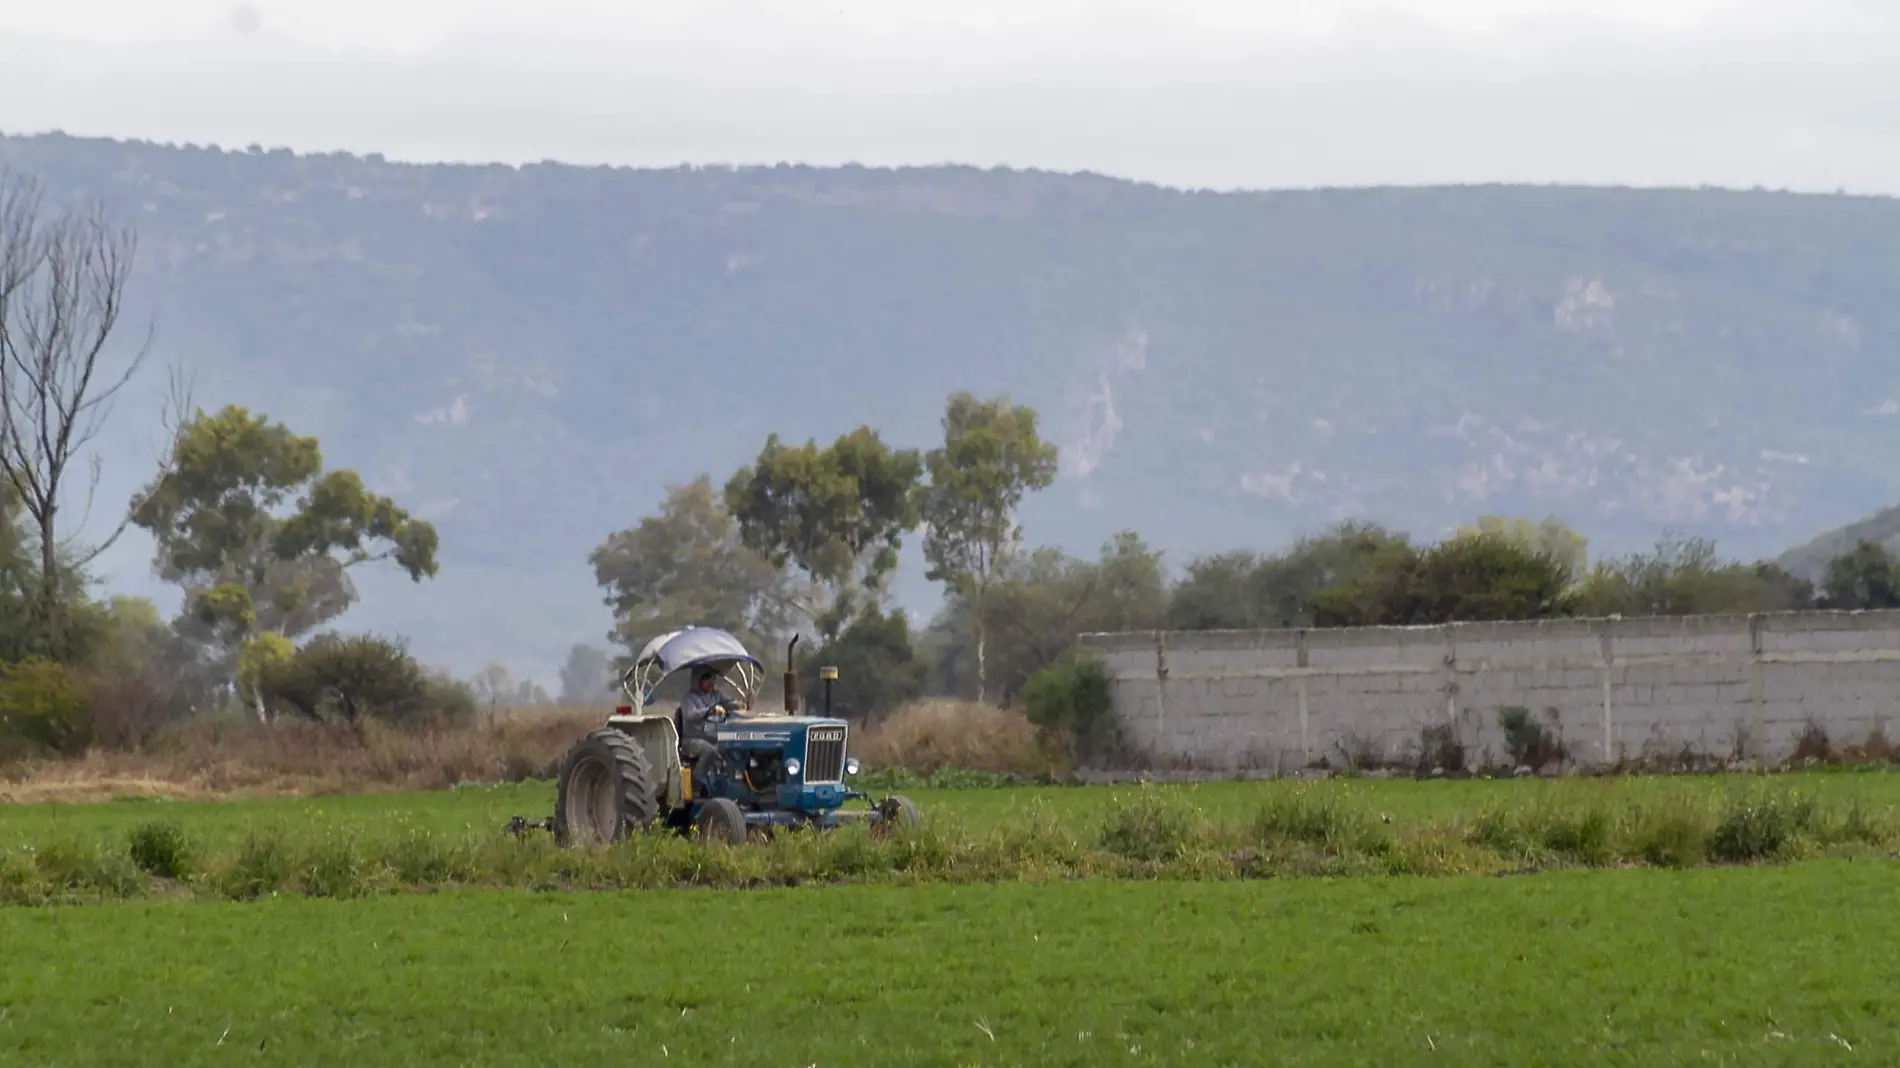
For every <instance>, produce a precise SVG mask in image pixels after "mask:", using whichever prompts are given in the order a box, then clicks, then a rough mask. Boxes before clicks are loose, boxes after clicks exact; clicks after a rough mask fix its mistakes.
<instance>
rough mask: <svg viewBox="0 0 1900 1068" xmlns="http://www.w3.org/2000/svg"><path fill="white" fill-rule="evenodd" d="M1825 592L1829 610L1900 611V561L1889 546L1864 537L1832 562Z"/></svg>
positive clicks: (1829, 563) (1823, 590) (1822, 583)
mask: <svg viewBox="0 0 1900 1068" xmlns="http://www.w3.org/2000/svg"><path fill="white" fill-rule="evenodd" d="M1821 592H1822V597H1823V603H1825V604H1826V605H1827V607H1829V608H1837V609H1846V610H1853V609H1860V610H1867V609H1879V608H1900V561H1895V559H1894V556H1893V554H1892V553H1890V552H1888V551H1887V548H1886V546H1884V545H1882V544H1880V543H1879V542H1877V541H1873V540H1870V539H1866V538H1863V539H1861V540H1860V541H1859V542H1858V543H1856V544H1855V546H1854V547H1853V548H1852V549H1849V550H1848V551H1847V552H1844V553H1842V554H1841V555H1839V556H1836V557H1835V558H1834V559H1832V560H1830V561H1828V565H1827V575H1826V577H1825V578H1824V579H1822V582H1821Z"/></svg>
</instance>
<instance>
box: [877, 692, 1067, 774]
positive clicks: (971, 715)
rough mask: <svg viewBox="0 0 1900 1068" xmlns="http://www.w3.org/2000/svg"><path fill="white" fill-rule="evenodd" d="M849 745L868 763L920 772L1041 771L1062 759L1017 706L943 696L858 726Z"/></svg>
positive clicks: (906, 707)
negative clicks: (861, 727) (1010, 706)
mask: <svg viewBox="0 0 1900 1068" xmlns="http://www.w3.org/2000/svg"><path fill="white" fill-rule="evenodd" d="M851 751H852V752H853V753H855V754H856V755H857V756H858V758H859V759H861V760H863V761H864V762H865V764H866V765H867V766H869V767H871V768H890V767H901V768H905V769H907V770H909V771H914V772H917V773H919V774H922V775H928V774H930V773H931V772H934V771H939V770H941V769H943V768H960V769H965V770H969V771H993V772H1003V773H1007V774H1014V775H1028V776H1039V775H1046V774H1048V773H1049V772H1051V771H1053V770H1058V769H1060V768H1061V767H1062V765H1063V763H1064V761H1063V760H1062V757H1061V755H1060V751H1059V749H1057V748H1056V747H1055V746H1053V745H1050V744H1049V743H1048V742H1047V741H1046V740H1045V739H1044V738H1043V736H1042V732H1041V731H1039V730H1037V728H1036V726H1035V724H1033V723H1030V722H1029V719H1028V717H1026V716H1024V715H1023V713H1022V711H1021V710H1020V709H1014V708H997V707H996V706H995V705H988V704H979V703H977V702H975V701H952V700H946V699H936V700H924V701H914V702H912V703H911V704H908V705H905V706H904V707H903V708H900V709H898V710H897V711H896V712H893V713H891V715H890V716H889V717H887V718H885V719H883V720H881V721H879V722H877V723H874V724H872V725H871V726H869V727H865V728H863V729H861V730H860V731H858V732H857V737H856V739H855V740H854V741H853V742H852V744H851Z"/></svg>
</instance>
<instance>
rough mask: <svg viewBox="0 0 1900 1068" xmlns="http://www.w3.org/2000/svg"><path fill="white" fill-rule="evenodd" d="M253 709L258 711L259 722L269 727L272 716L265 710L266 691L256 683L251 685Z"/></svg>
mask: <svg viewBox="0 0 1900 1068" xmlns="http://www.w3.org/2000/svg"><path fill="white" fill-rule="evenodd" d="M251 707H252V708H253V709H255V710H256V711H257V721H258V722H259V723H262V724H265V725H266V726H268V725H269V724H270V714H269V713H268V712H266V711H265V710H264V691H263V690H262V689H260V688H259V687H258V685H257V684H256V683H252V684H251Z"/></svg>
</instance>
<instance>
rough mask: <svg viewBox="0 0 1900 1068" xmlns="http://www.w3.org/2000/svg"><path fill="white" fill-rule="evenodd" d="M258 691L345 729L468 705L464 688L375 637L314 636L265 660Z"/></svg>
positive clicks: (465, 710)
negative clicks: (290, 652) (285, 654)
mask: <svg viewBox="0 0 1900 1068" xmlns="http://www.w3.org/2000/svg"><path fill="white" fill-rule="evenodd" d="M259 688H260V690H261V692H262V693H263V695H264V698H265V700H267V701H269V702H270V703H271V704H272V705H274V706H279V707H283V708H287V709H289V710H290V711H292V712H295V713H296V714H298V715H300V716H303V717H304V718H306V719H310V720H314V721H316V722H320V723H321V722H326V721H327V722H339V721H340V722H342V723H345V724H348V725H350V726H360V725H361V724H362V723H363V721H364V720H365V719H370V718H374V719H380V720H384V721H386V722H389V723H393V724H399V725H400V724H405V723H413V722H416V721H419V720H421V719H423V718H424V717H427V716H430V715H432V714H433V715H443V716H448V717H450V718H465V717H466V716H467V715H469V714H470V713H472V712H473V709H474V702H473V699H472V696H471V694H470V693H469V689H468V687H467V686H465V685H461V684H458V683H455V682H452V681H450V680H445V679H442V678H439V677H436V676H433V675H431V674H430V673H429V672H427V671H425V670H423V668H422V665H421V664H418V663H417V662H416V659H415V658H414V657H412V656H410V655H409V651H408V648H407V647H406V645H405V644H404V643H403V642H401V641H398V640H391V639H387V638H382V637H379V636H377V635H374V634H352V635H340V634H333V633H326V634H320V635H318V636H317V637H315V638H312V639H311V640H310V641H308V642H306V643H304V645H303V647H302V648H300V649H298V650H297V651H296V653H295V654H294V655H292V656H289V657H284V658H272V659H271V660H270V661H269V662H268V663H266V664H265V665H264V668H263V671H262V678H261V680H260V683H259Z"/></svg>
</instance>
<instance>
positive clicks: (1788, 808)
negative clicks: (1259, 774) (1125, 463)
mask: <svg viewBox="0 0 1900 1068" xmlns="http://www.w3.org/2000/svg"><path fill="white" fill-rule="evenodd" d="M915 796H916V799H917V800H918V801H919V802H920V803H921V804H922V805H923V807H924V810H925V813H926V823H925V826H924V827H923V828H921V829H920V830H918V831H915V832H909V833H899V834H898V835H896V836H894V837H893V839H892V840H890V841H874V840H873V839H872V838H871V837H870V836H869V835H867V834H866V833H865V832H864V830H863V829H861V828H854V829H851V830H847V831H841V832H837V833H833V834H828V835H822V836H812V835H788V836H782V837H780V838H779V839H778V840H776V841H773V842H770V843H755V844H754V845H751V846H748V847H746V848H743V849H739V850H728V849H725V848H723V847H702V846H700V845H698V844H697V843H694V842H690V841H687V840H684V839H681V838H678V837H674V836H669V835H663V834H662V835H653V836H641V837H638V838H636V839H635V840H633V841H631V842H628V843H623V844H619V845H615V846H612V847H606V848H592V849H577V850H560V849H557V848H555V847H554V846H553V844H552V842H551V841H550V840H549V839H548V837H547V836H546V835H545V834H540V833H538V832H537V833H534V834H531V835H530V836H529V837H527V838H526V839H516V838H514V837H512V836H509V835H506V834H505V833H503V831H502V827H503V825H504V824H505V822H506V820H507V819H508V817H510V816H512V815H515V814H524V815H530V816H540V815H543V814H545V813H547V812H548V811H549V810H550V808H551V806H552V801H553V798H552V787H551V786H549V785H547V784H534V785H521V786H507V787H496V788H486V787H474V788H467V789H461V790H450V791H439V792H435V793H424V794H408V795H399V794H398V795H390V794H384V795H370V796H355V797H326V798H315V799H302V800H282V801H279V800H272V801H247V802H191V803H185V802H166V801H149V800H148V801H130V802H114V803H104V804H92V805H22V806H11V807H7V808H0V904H47V903H55V902H83V901H91V900H115V899H126V898H141V897H178V896H200V897H210V898H223V899H241V898H254V897H260V896H271V895H274V894H277V893H283V892H289V893H299V894H302V895H305V896H318V897H355V896H365V895H371V896H373V895H376V894H383V893H394V892H399V891H403V890H442V889H456V888H493V889H506V888H517V889H536V890H565V889H602V890H608V889H655V888H668V887H682V886H706V887H747V888H755V887H765V886H797V885H802V884H805V883H811V882H827V883H838V882H852V883H862V882H895V883H907V884H916V883H941V882H949V883H980V882H1012V881H1023V880H1028V881H1046V880H1051V879H1073V878H1091V877H1111V878H1152V877H1169V878H1178V879H1192V880H1205V879H1221V878H1249V877H1260V876H1276V875H1277V876H1294V875H1321V876H1337V875H1379V874H1393V875H1398V874H1439V875H1453V874H1485V873H1499V872H1505V871H1516V870H1523V869H1525V868H1537V869H1545V868H1553V867H1612V866H1621V865H1629V864H1640V865H1648V866H1656V867H1669V868H1682V867H1693V866H1698V865H1701V864H1703V863H1705V862H1709V861H1716V862H1756V861H1789V860H1799V859H1805V858H1816V857H1829V858H1843V857H1872V856H1887V855H1891V854H1893V853H1894V852H1895V851H1896V850H1900V777H1897V776H1893V775H1889V774H1877V773H1863V774H1842V773H1822V774H1804V775H1776V776H1755V777H1746V776H1730V777H1710V778H1677V779H1663V778H1653V779H1623V780H1588V779H1577V780H1555V781H1546V780H1520V781H1485V780H1468V781H1462V782H1445V781H1438V782H1415V781H1402V780H1386V781H1371V780H1357V781H1332V782H1321V783H1289V782H1275V783H1214V784H1206V785H1200V786H1180V787H1124V788H1081V787H1046V788H977V789H963V790H932V791H918V792H917V793H916V794H915Z"/></svg>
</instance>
